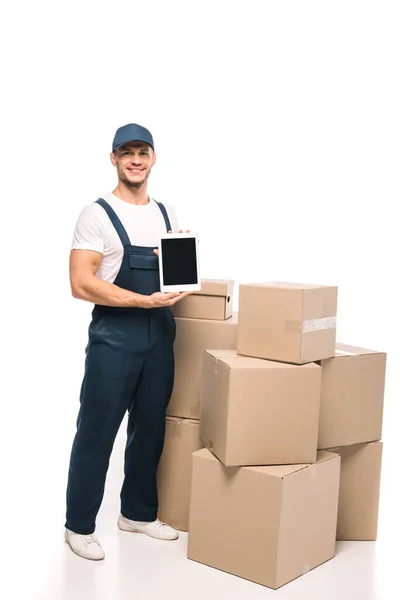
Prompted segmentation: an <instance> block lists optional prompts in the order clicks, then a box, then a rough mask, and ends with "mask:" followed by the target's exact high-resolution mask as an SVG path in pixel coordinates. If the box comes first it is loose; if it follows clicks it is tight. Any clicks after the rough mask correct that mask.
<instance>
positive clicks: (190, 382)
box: [167, 314, 237, 419]
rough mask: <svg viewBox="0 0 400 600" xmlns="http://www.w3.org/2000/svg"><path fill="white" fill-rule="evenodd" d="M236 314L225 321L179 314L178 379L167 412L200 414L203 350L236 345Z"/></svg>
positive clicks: (176, 369) (176, 355) (191, 417)
mask: <svg viewBox="0 0 400 600" xmlns="http://www.w3.org/2000/svg"><path fill="white" fill-rule="evenodd" d="M236 338H237V314H234V315H233V316H232V317H231V318H230V319H227V320H226V321H211V320H208V319H186V318H181V317H177V318H176V338H175V345H174V352H175V381H174V389H173V392H172V397H171V400H170V402H169V404H168V407H167V415H169V416H171V417H186V418H189V419H199V418H200V392H201V376H202V370H203V352H204V350H205V349H206V348H236Z"/></svg>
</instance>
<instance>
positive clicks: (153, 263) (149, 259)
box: [129, 252, 158, 270]
mask: <svg viewBox="0 0 400 600" xmlns="http://www.w3.org/2000/svg"><path fill="white" fill-rule="evenodd" d="M129 266H130V268H131V269H150V270H158V256H156V255H155V254H154V252H153V255H151V254H150V253H149V254H141V253H138V252H132V253H131V254H129Z"/></svg>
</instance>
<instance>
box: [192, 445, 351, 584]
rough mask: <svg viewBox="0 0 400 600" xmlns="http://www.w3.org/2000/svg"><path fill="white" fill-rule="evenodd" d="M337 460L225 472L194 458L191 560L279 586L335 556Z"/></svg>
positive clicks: (207, 459) (325, 456) (203, 456)
mask: <svg viewBox="0 0 400 600" xmlns="http://www.w3.org/2000/svg"><path fill="white" fill-rule="evenodd" d="M339 477H340V456H339V455H337V454H331V453H329V452H326V451H321V452H319V453H318V459H317V463H316V464H314V465H296V466H293V465H292V466H290V465H288V466H269V467H265V466H264V467H225V466H224V465H223V464H222V463H221V462H220V461H219V460H218V459H217V458H215V456H213V455H212V454H211V453H210V452H209V451H208V450H207V449H203V450H199V451H197V452H195V453H194V454H193V470H192V491H191V501H190V512H189V539H188V558H190V559H192V560H195V561H198V562H200V563H203V564H205V565H209V566H211V567H215V568H217V569H221V570H222V571H226V572H228V573H231V574H233V575H238V576H239V577H243V578H245V579H249V580H250V581H254V582H256V583H260V584H262V585H266V586H268V587H271V588H274V589H277V588H279V587H281V586H282V585H284V584H286V583H288V582H289V581H292V580H293V579H295V578H297V577H299V576H300V575H303V574H304V573H306V572H308V571H310V570H311V569H314V568H315V567H317V566H318V565H320V564H322V563H324V562H325V561H327V560H329V559H331V558H332V557H333V556H334V553H335V540H336V525H337V510H338V495H339Z"/></svg>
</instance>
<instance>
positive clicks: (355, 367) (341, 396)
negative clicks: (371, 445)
mask: <svg viewBox="0 0 400 600" xmlns="http://www.w3.org/2000/svg"><path fill="white" fill-rule="evenodd" d="M335 354H336V355H335V357H334V358H329V359H326V360H323V361H321V366H322V393H321V410H320V424H319V433H318V448H331V447H332V446H346V445H350V444H358V443H361V442H372V441H375V440H380V439H381V436H382V418H383V402H384V389H385V372H386V354H385V353H383V352H375V351H373V350H366V349H364V348H358V347H355V346H348V345H344V344H336V353H335Z"/></svg>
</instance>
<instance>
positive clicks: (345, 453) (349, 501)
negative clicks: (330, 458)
mask: <svg viewBox="0 0 400 600" xmlns="http://www.w3.org/2000/svg"><path fill="white" fill-rule="evenodd" d="M382 449H383V444H382V442H371V443H369V444H356V445H354V446H342V447H340V448H333V449H332V452H335V453H338V454H340V457H341V470H340V489H339V512H338V525H337V533H336V538H337V539H338V540H370V541H375V540H376V538H377V532H378V513H379V495H380V481H381V466H382Z"/></svg>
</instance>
